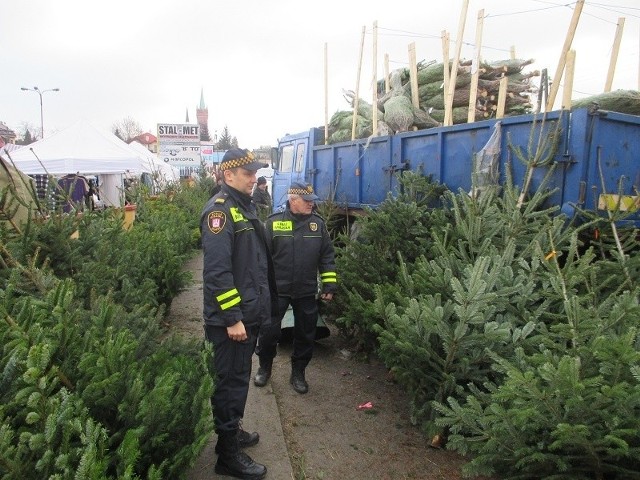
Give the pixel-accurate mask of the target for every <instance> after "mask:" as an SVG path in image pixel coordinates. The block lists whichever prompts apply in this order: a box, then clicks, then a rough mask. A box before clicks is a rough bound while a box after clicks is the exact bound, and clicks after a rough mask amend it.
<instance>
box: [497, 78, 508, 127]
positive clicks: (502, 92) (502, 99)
mask: <svg viewBox="0 0 640 480" xmlns="http://www.w3.org/2000/svg"><path fill="white" fill-rule="evenodd" d="M508 85H509V77H507V76H506V75H504V76H503V77H502V78H500V87H499V88H498V105H497V109H496V118H502V117H504V107H505V105H506V103H507V86H508Z"/></svg>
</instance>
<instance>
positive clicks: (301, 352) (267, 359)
mask: <svg viewBox="0 0 640 480" xmlns="http://www.w3.org/2000/svg"><path fill="white" fill-rule="evenodd" d="M287 193H288V201H287V205H286V208H285V210H284V211H283V212H279V213H274V214H272V215H270V216H269V218H267V221H266V227H267V235H268V237H269V242H270V243H269V247H270V249H271V254H272V256H273V264H274V268H275V274H276V283H277V287H278V313H277V316H275V317H272V318H271V323H270V324H269V325H264V324H263V326H262V327H261V328H260V335H259V337H258V346H257V349H256V353H257V354H258V357H259V358H260V368H259V369H258V373H257V374H256V376H255V378H254V384H255V385H256V386H258V387H263V386H265V385H266V384H267V381H268V380H269V377H271V368H272V366H273V359H274V357H275V356H276V347H277V344H278V341H279V340H280V338H281V335H282V332H281V324H282V318H283V317H284V315H285V313H286V312H287V309H288V308H289V305H291V307H292V308H293V316H294V327H293V353H292V355H291V380H290V381H291V385H292V386H293V389H294V390H295V391H296V392H298V393H307V391H308V390H309V385H308V383H307V381H306V379H305V369H306V367H307V365H308V364H309V361H310V360H311V357H312V355H313V344H314V341H315V336H316V324H317V321H318V302H317V299H316V295H317V293H318V275H319V276H320V281H321V283H322V291H321V294H320V298H321V299H323V300H327V301H328V300H331V299H332V298H333V294H334V293H335V291H336V289H337V285H336V266H335V254H334V249H333V243H332V241H331V237H330V236H329V232H328V231H327V227H326V225H325V223H324V220H323V219H322V217H320V216H319V215H317V214H316V213H314V211H313V206H314V202H315V200H317V199H318V197H317V196H316V195H315V194H314V193H313V188H312V187H311V185H305V184H303V183H292V184H291V186H290V187H289V190H288V192H287Z"/></svg>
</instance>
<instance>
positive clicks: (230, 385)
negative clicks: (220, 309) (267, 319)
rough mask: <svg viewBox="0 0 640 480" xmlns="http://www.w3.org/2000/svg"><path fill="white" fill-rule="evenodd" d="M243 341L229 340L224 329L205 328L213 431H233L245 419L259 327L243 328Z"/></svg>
mask: <svg viewBox="0 0 640 480" xmlns="http://www.w3.org/2000/svg"><path fill="white" fill-rule="evenodd" d="M245 327H246V329H247V339H246V340H245V341H244V342H236V341H234V340H231V339H230V338H229V336H228V334H227V328H226V327H214V326H211V325H205V326H204V330H205V338H206V340H207V341H209V342H211V343H213V348H214V367H215V375H216V377H215V382H216V384H215V390H214V392H213V396H212V397H211V408H212V410H213V422H214V425H215V429H216V432H217V433H218V434H219V433H221V432H222V433H224V432H234V431H235V430H237V429H238V423H239V422H240V420H241V419H242V418H243V417H244V408H245V405H246V404H247V395H248V393H249V381H250V379H251V357H252V356H253V351H254V350H255V346H256V341H257V334H258V327H257V326H245Z"/></svg>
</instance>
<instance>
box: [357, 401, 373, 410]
mask: <svg viewBox="0 0 640 480" xmlns="http://www.w3.org/2000/svg"><path fill="white" fill-rule="evenodd" d="M370 408H373V403H371V402H366V403H361V404H360V405H358V407H357V408H356V410H369V409H370Z"/></svg>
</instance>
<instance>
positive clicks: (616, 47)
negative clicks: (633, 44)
mask: <svg viewBox="0 0 640 480" xmlns="http://www.w3.org/2000/svg"><path fill="white" fill-rule="evenodd" d="M623 30H624V17H620V18H618V26H617V27H616V36H615V38H614V40H613V50H612V52H611V60H610V61H609V71H608V72H607V81H606V82H605V84H604V91H605V92H610V91H611V85H612V84H613V74H614V72H615V71H616V64H617V63H618V53H619V52H620V41H621V40H622V31H623Z"/></svg>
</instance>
